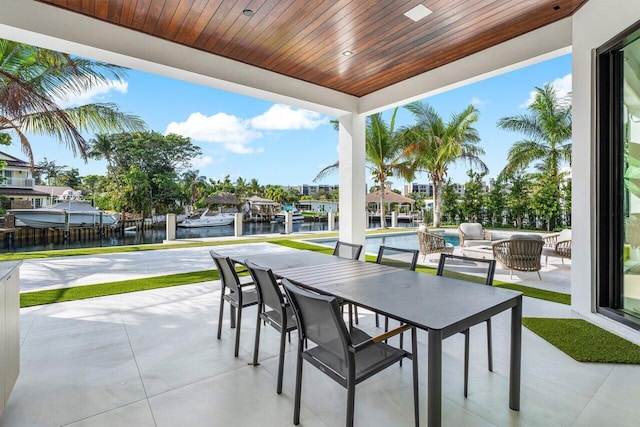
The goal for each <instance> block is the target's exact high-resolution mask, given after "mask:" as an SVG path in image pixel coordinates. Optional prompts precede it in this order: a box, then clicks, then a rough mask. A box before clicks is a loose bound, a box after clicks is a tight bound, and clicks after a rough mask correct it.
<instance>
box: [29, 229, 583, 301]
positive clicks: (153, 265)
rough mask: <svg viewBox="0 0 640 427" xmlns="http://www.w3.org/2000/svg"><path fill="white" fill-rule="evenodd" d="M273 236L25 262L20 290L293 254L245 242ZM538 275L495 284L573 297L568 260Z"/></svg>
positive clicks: (503, 275) (433, 260)
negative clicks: (228, 258) (229, 254)
mask: <svg viewBox="0 0 640 427" xmlns="http://www.w3.org/2000/svg"><path fill="white" fill-rule="evenodd" d="M401 231H402V230H398V229H394V230H392V232H393V233H398V232H401ZM326 234H328V233H326ZM318 235H319V233H295V234H292V235H291V236H290V237H291V239H295V240H305V241H307V242H308V240H309V239H310V238H312V237H318ZM320 236H321V234H320ZM270 237H271V238H273V237H283V236H282V235H281V234H276V235H264V236H244V237H241V238H237V240H238V245H225V246H217V247H216V246H211V247H196V248H172V247H171V245H170V244H167V249H158V250H149V251H140V252H123V253H111V254H101V255H84V256H74V257H60V258H45V259H34V260H25V261H24V263H23V265H22V267H21V277H22V279H21V291H22V292H31V291H37V290H44V289H60V288H67V287H73V286H83V285H92V284H97V283H108V282H116V281H120V280H129V279H139V278H144V277H152V276H163V275H168V274H177V273H188V272H193V271H202V270H209V269H212V268H214V266H213V263H212V261H211V257H210V256H209V251H210V250H212V249H213V250H217V251H224V250H226V249H225V248H229V249H231V250H234V251H237V250H242V251H247V254H249V253H256V252H271V253H272V252H274V251H284V250H289V249H288V248H286V247H283V246H280V245H275V244H270V243H243V240H249V239H256V238H270ZM222 240H224V241H228V240H229V238H228V237H226V238H198V239H190V240H188V241H185V240H179V241H172V242H171V243H174V244H178V243H185V242H194V241H197V242H215V241H222ZM454 253H457V254H462V252H461V249H460V248H456V250H455V251H454ZM374 255H375V254H374ZM437 257H438V254H433V255H431V256H427V259H426V261H423V257H422V256H421V257H419V263H420V264H421V265H426V266H430V267H435V266H436V264H437ZM540 274H541V276H542V280H539V279H538V275H537V274H536V273H535V272H534V273H529V272H515V271H514V272H513V278H511V279H510V278H509V270H507V269H505V268H503V267H502V266H500V265H498V267H497V269H496V276H495V279H496V280H501V281H505V282H512V283H517V284H522V285H526V286H532V287H537V288H541V289H546V290H552V291H556V292H563V293H567V294H568V293H570V289H571V261H567V260H565V261H564V264H562V262H561V260H560V259H556V258H552V257H550V258H549V264H548V265H547V266H544V265H543V268H542V270H541V271H540Z"/></svg>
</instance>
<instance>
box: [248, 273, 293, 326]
mask: <svg viewBox="0 0 640 427" xmlns="http://www.w3.org/2000/svg"><path fill="white" fill-rule="evenodd" d="M245 265H246V266H247V269H248V270H249V273H250V274H251V277H252V278H253V282H254V283H255V284H256V287H257V288H258V298H259V300H260V302H261V303H262V304H264V305H266V306H267V307H270V308H271V309H273V310H275V311H277V312H278V313H281V314H282V312H283V309H282V308H283V306H284V297H283V296H282V292H280V287H279V286H278V282H277V281H276V278H275V276H274V275H273V272H272V271H271V269H270V268H266V267H262V266H260V265H258V264H255V263H253V262H251V261H248V260H247V261H245ZM283 318H284V317H283Z"/></svg>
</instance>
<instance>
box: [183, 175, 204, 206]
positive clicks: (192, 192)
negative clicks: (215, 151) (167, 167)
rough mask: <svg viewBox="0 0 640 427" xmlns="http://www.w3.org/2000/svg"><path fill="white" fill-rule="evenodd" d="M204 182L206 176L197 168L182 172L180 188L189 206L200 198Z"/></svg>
mask: <svg viewBox="0 0 640 427" xmlns="http://www.w3.org/2000/svg"><path fill="white" fill-rule="evenodd" d="M206 183H207V178H206V177H205V176H201V175H200V171H198V170H189V171H186V172H184V173H183V174H182V188H183V190H184V194H185V196H186V199H187V200H188V202H189V203H190V204H191V206H193V205H195V203H196V202H197V201H198V200H199V199H201V198H202V193H203V187H204V186H205V185H206Z"/></svg>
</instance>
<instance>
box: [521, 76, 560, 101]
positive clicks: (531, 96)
mask: <svg viewBox="0 0 640 427" xmlns="http://www.w3.org/2000/svg"><path fill="white" fill-rule="evenodd" d="M551 84H552V85H553V87H554V88H555V89H556V96H557V97H558V99H560V100H562V99H566V98H567V96H568V95H569V94H570V93H571V73H569V74H567V75H566V76H563V77H558V78H557V79H555V80H554V81H552V82H551ZM535 99H536V91H535V90H532V91H531V92H530V93H529V99H527V101H526V102H525V103H524V104H522V105H520V108H527V107H528V106H529V105H531V104H533V101H535Z"/></svg>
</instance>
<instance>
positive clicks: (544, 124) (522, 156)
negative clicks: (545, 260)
mask: <svg viewBox="0 0 640 427" xmlns="http://www.w3.org/2000/svg"><path fill="white" fill-rule="evenodd" d="M527 109H528V111H529V112H528V114H522V115H519V116H513V117H503V118H501V119H500V120H499V121H498V127H499V128H501V129H505V130H509V131H513V132H520V133H522V134H524V135H525V139H523V140H521V141H517V142H515V143H514V144H513V145H512V146H511V148H510V149H509V154H508V156H507V165H506V166H505V168H504V170H503V171H502V173H503V174H505V175H506V176H509V175H513V174H514V173H516V172H518V171H521V170H524V169H526V168H528V167H529V166H531V164H532V163H534V162H539V163H537V164H536V165H535V168H536V169H537V170H538V171H540V173H543V174H544V175H545V176H546V177H548V179H549V180H548V182H550V183H551V184H552V185H553V186H555V187H556V190H557V191H555V192H554V193H555V194H557V200H556V203H557V204H558V205H559V204H560V200H559V197H560V181H561V179H562V173H561V171H560V168H561V166H562V165H563V164H565V163H569V164H570V163H571V104H570V103H569V102H567V100H566V99H560V98H558V95H557V92H556V90H555V88H554V87H553V85H552V84H551V83H547V84H545V85H544V87H542V88H539V87H537V88H536V94H535V98H534V101H533V103H532V104H531V105H529V107H528V108H527ZM549 219H550V220H551V218H549ZM550 222H552V221H550ZM549 226H551V224H549Z"/></svg>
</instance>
